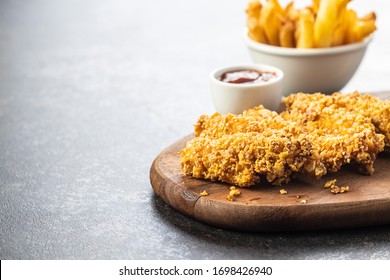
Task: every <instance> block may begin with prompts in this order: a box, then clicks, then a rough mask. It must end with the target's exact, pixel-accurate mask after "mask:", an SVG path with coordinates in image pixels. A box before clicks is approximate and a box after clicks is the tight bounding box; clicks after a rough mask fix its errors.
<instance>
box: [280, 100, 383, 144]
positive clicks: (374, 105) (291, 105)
mask: <svg viewBox="0 0 390 280" xmlns="http://www.w3.org/2000/svg"><path fill="white" fill-rule="evenodd" d="M284 103H285V105H286V106H287V110H291V109H297V110H299V111H301V112H305V113H306V114H313V113H314V112H317V113H318V112H319V111H320V110H323V109H324V108H325V107H329V106H335V107H336V108H340V107H341V108H346V109H347V110H348V111H350V112H352V113H356V114H360V115H363V116H365V117H368V118H370V119H371V122H372V123H373V125H374V126H375V128H376V131H377V133H380V134H383V135H384V136H385V145H386V148H387V149H389V148H390V101H389V100H386V101H383V100H381V99H380V98H378V97H375V96H372V95H369V94H360V93H358V92H354V93H352V94H342V93H340V92H336V93H334V94H332V95H323V94H320V93H316V94H303V93H299V94H293V95H290V96H289V97H287V98H285V99H284Z"/></svg>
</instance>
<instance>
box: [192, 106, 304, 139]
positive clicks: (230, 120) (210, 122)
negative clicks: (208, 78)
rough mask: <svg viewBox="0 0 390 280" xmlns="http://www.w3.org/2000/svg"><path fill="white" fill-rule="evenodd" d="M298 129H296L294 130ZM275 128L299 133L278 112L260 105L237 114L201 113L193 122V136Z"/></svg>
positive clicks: (279, 130) (211, 136)
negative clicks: (209, 114) (194, 122)
mask: <svg viewBox="0 0 390 280" xmlns="http://www.w3.org/2000/svg"><path fill="white" fill-rule="evenodd" d="M297 129H298V131H296V130H297ZM270 130H277V132H279V133H280V132H282V131H284V132H286V133H292V134H295V135H299V134H300V133H301V131H299V127H297V126H294V125H291V124H290V122H288V121H286V120H285V119H283V118H282V117H281V116H279V115H278V113H276V112H274V111H270V110H268V109H265V108H264V107H263V106H262V105H260V106H258V107H255V108H253V109H249V110H246V111H244V112H243V113H242V114H239V115H233V114H228V115H221V114H220V113H218V112H217V113H214V114H213V115H211V116H207V115H202V116H200V117H199V119H198V122H197V123H196V124H195V136H196V137H198V136H201V137H210V138H219V137H221V136H223V135H227V134H229V135H231V134H234V133H237V132H264V131H270Z"/></svg>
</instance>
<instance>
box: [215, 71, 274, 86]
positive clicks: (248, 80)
mask: <svg viewBox="0 0 390 280" xmlns="http://www.w3.org/2000/svg"><path fill="white" fill-rule="evenodd" d="M274 78H276V74H275V73H273V72H268V71H259V70H253V69H246V70H238V71H229V72H225V73H223V74H222V75H221V77H220V80H221V81H222V82H225V83H231V84H253V83H265V82H268V81H270V80H272V79H274Z"/></svg>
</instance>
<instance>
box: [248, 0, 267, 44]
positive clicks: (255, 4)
mask: <svg viewBox="0 0 390 280" xmlns="http://www.w3.org/2000/svg"><path fill="white" fill-rule="evenodd" d="M261 9H262V5H261V3H260V1H259V0H251V1H250V2H249V5H248V8H247V9H246V13H247V15H248V17H247V27H248V36H249V37H250V38H251V39H253V40H255V41H257V42H259V43H264V44H267V43H268V42H267V38H266V37H265V33H264V30H263V28H262V27H261V26H260V23H259V20H260V12H261Z"/></svg>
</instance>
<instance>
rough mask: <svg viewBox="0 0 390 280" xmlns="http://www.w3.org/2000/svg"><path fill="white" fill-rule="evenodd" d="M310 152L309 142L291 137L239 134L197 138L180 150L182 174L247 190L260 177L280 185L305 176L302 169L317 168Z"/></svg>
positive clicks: (255, 133) (271, 134) (251, 133)
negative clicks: (295, 174)
mask: <svg viewBox="0 0 390 280" xmlns="http://www.w3.org/2000/svg"><path fill="white" fill-rule="evenodd" d="M312 153H313V150H312V147H311V144H310V143H309V142H307V141H302V142H300V141H298V140H297V139H294V138H293V137H292V136H291V135H285V134H280V133H279V134H277V133H268V132H266V133H258V132H248V133H241V132H238V133H234V134H230V135H229V134H226V135H221V137H219V138H210V137H196V138H194V139H193V140H191V141H189V142H188V143H187V145H186V147H185V148H184V149H183V150H181V151H180V161H181V165H182V171H183V173H184V174H185V175H192V176H193V177H195V178H204V179H211V180H213V181H216V180H218V181H223V182H227V183H229V184H234V185H237V186H241V187H247V186H251V185H254V184H256V183H258V182H259V181H260V176H261V175H265V177H266V179H267V181H269V182H272V183H273V184H275V185H280V184H282V183H287V182H289V180H290V178H291V176H292V175H293V174H294V173H297V172H301V173H307V172H306V170H305V168H308V167H309V166H310V168H313V166H315V165H316V163H315V162H314V160H313V159H312ZM323 170H324V169H322V170H321V171H323ZM310 171H311V170H310ZM311 172H312V171H311ZM321 175H323V174H321Z"/></svg>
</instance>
